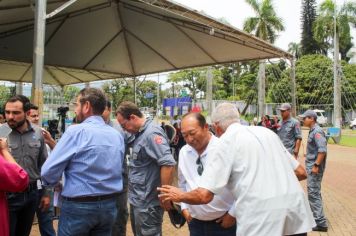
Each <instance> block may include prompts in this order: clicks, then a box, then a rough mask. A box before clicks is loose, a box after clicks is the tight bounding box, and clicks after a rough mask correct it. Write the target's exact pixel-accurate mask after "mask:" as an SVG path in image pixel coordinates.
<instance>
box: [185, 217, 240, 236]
mask: <svg viewBox="0 0 356 236" xmlns="http://www.w3.org/2000/svg"><path fill="white" fill-rule="evenodd" d="M188 227H189V232H190V236H235V235H236V224H235V225H234V226H232V227H230V228H223V227H221V225H220V224H218V223H216V222H215V220H211V221H202V220H198V219H194V218H193V219H192V220H191V221H190V222H189V223H188Z"/></svg>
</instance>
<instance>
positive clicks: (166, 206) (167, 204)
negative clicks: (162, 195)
mask: <svg viewBox="0 0 356 236" xmlns="http://www.w3.org/2000/svg"><path fill="white" fill-rule="evenodd" d="M159 204H160V205H161V207H162V208H163V209H164V210H165V211H168V210H170V209H172V204H171V202H169V201H168V202H166V201H162V200H160V201H159Z"/></svg>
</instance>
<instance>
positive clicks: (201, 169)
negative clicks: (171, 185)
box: [195, 156, 204, 175]
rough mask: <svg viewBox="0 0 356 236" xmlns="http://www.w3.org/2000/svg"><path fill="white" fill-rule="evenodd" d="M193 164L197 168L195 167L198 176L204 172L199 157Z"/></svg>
mask: <svg viewBox="0 0 356 236" xmlns="http://www.w3.org/2000/svg"><path fill="white" fill-rule="evenodd" d="M195 163H196V164H197V165H198V167H197V172H198V175H202V174H203V171H204V166H203V163H202V162H201V159H200V156H199V157H198V159H197V161H196V162H195Z"/></svg>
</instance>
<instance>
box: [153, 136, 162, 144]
mask: <svg viewBox="0 0 356 236" xmlns="http://www.w3.org/2000/svg"><path fill="white" fill-rule="evenodd" d="M154 140H155V143H156V144H162V143H163V139H162V137H161V136H159V135H156V136H155V137H154Z"/></svg>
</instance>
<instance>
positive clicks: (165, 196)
mask: <svg viewBox="0 0 356 236" xmlns="http://www.w3.org/2000/svg"><path fill="white" fill-rule="evenodd" d="M157 190H158V191H160V192H161V193H160V194H158V197H159V199H160V200H161V202H163V203H165V202H170V201H171V202H181V199H182V198H181V196H182V194H183V193H184V192H183V191H182V190H180V189H179V188H177V187H173V186H171V185H162V187H160V188H159V187H158V188H157Z"/></svg>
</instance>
